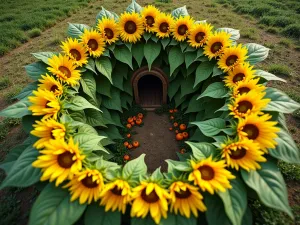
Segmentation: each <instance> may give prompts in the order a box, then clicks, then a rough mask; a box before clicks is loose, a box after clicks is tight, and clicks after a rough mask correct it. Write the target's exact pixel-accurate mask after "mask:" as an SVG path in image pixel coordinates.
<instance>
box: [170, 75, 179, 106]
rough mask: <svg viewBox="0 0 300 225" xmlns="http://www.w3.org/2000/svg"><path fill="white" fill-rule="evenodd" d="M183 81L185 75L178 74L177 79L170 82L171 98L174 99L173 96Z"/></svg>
mask: <svg viewBox="0 0 300 225" xmlns="http://www.w3.org/2000/svg"><path fill="white" fill-rule="evenodd" d="M182 81H183V76H177V77H176V79H175V80H173V81H172V82H171V83H170V85H169V87H168V96H169V98H170V100H172V98H173V97H174V96H175V94H176V92H177V91H178V89H179V87H180V85H181V82H182Z"/></svg>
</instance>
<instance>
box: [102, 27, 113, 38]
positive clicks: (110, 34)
mask: <svg viewBox="0 0 300 225" xmlns="http://www.w3.org/2000/svg"><path fill="white" fill-rule="evenodd" d="M104 32H105V36H106V37H107V38H108V39H112V38H113V37H114V32H113V31H112V29H110V28H105V29H104Z"/></svg>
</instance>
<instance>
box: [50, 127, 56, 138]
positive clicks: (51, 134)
mask: <svg viewBox="0 0 300 225" xmlns="http://www.w3.org/2000/svg"><path fill="white" fill-rule="evenodd" d="M53 130H54V129H52V130H51V131H50V137H51V138H52V139H55V137H54V136H53V133H52V132H53Z"/></svg>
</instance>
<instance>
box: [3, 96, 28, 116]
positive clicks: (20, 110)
mask: <svg viewBox="0 0 300 225" xmlns="http://www.w3.org/2000/svg"><path fill="white" fill-rule="evenodd" d="M30 104H31V103H30V102H29V101H28V100H27V99H23V100H21V101H19V102H17V103H15V104H13V105H10V106H8V107H7V108H5V109H3V110H2V111H0V116H3V117H9V118H21V117H23V116H26V115H31V111H29V110H28V107H29V106H30Z"/></svg>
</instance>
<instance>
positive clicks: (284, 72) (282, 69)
mask: <svg viewBox="0 0 300 225" xmlns="http://www.w3.org/2000/svg"><path fill="white" fill-rule="evenodd" d="M268 71H269V72H270V73H273V74H275V75H278V76H290V75H291V69H290V68H289V67H288V66H286V65H282V64H271V65H270V66H269V67H268Z"/></svg>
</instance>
